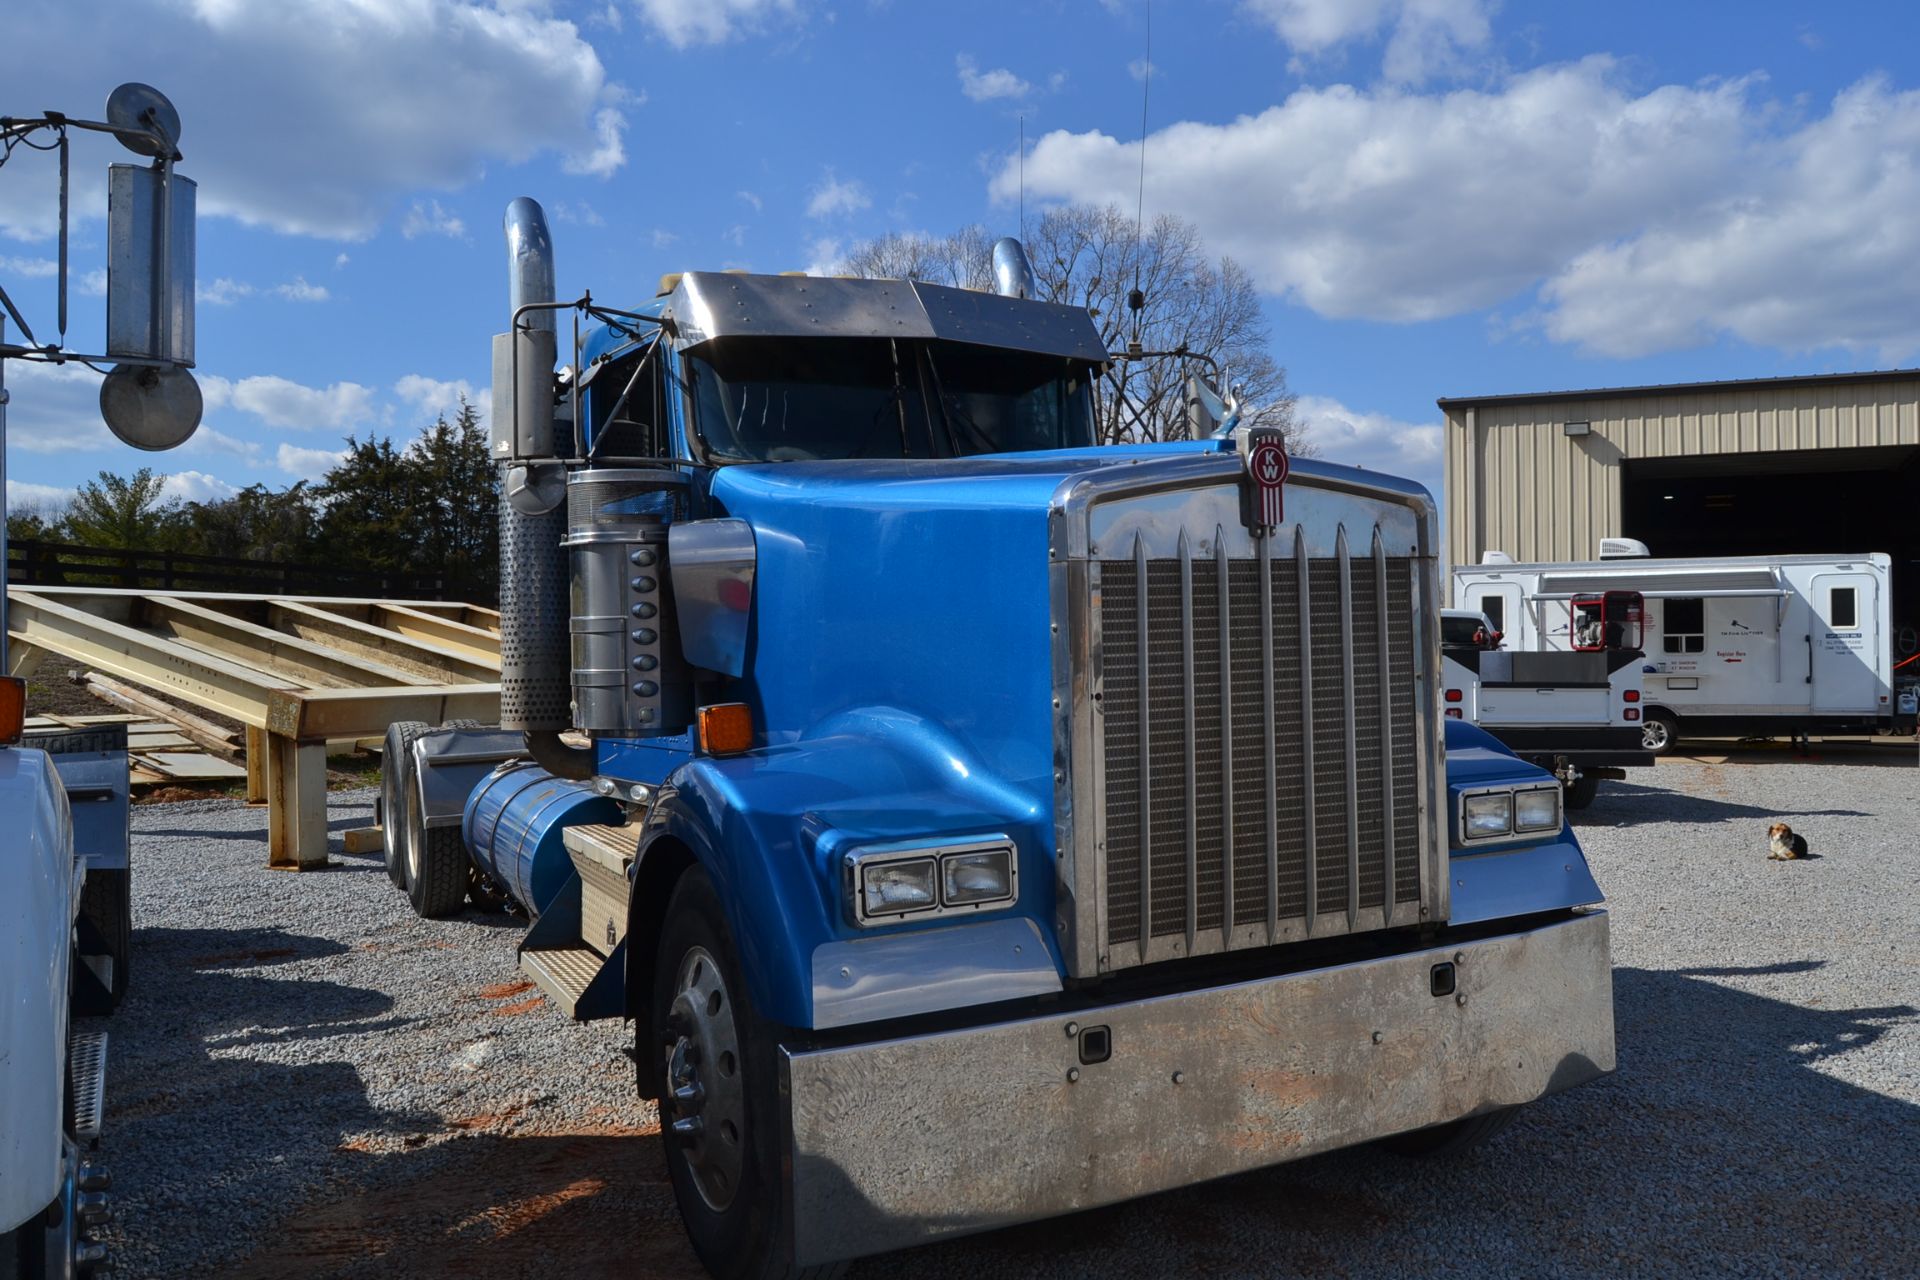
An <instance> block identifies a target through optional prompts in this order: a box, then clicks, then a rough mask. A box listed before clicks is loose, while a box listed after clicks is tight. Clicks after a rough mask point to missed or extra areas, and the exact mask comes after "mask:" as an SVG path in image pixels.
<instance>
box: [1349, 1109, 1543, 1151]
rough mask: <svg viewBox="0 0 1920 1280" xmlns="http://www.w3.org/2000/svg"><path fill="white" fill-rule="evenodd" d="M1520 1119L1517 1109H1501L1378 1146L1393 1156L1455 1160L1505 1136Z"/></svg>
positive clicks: (1397, 1135) (1421, 1131)
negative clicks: (1509, 1127)
mask: <svg viewBox="0 0 1920 1280" xmlns="http://www.w3.org/2000/svg"><path fill="white" fill-rule="evenodd" d="M1519 1115H1520V1108H1519V1107H1502V1108H1500V1110H1498V1111H1489V1112H1486V1113H1485V1114H1483V1115H1477V1116H1468V1117H1467V1118H1466V1119H1464V1120H1455V1121H1453V1122H1452V1123H1451V1124H1437V1125H1435V1126H1433V1128H1431V1129H1416V1130H1414V1131H1413V1132H1412V1133H1401V1134H1396V1135H1394V1136H1393V1137H1391V1138H1386V1139H1383V1140H1382V1141H1381V1143H1380V1145H1381V1146H1383V1147H1385V1148H1386V1149H1387V1150H1389V1151H1391V1152H1393V1153H1394V1154H1395V1155H1402V1156H1414V1157H1419V1158H1425V1157H1429V1156H1457V1155H1460V1154H1462V1153H1464V1152H1468V1151H1471V1150H1473V1149H1474V1148H1475V1147H1478V1146H1482V1145H1484V1144H1485V1143H1488V1142H1491V1141H1493V1139H1494V1138H1495V1137H1496V1136H1497V1135H1499V1134H1501V1133H1503V1132H1505V1130H1506V1127H1507V1126H1508V1125H1510V1124H1512V1123H1513V1122H1514V1121H1515V1120H1516V1119H1517V1118H1519Z"/></svg>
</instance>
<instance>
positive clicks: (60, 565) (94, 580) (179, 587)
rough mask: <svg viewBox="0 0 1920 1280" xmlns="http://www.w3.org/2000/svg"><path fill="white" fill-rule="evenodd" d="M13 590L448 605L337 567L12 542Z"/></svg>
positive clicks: (392, 576)
mask: <svg viewBox="0 0 1920 1280" xmlns="http://www.w3.org/2000/svg"><path fill="white" fill-rule="evenodd" d="M7 583H8V585H10V586H16V587H124V588H127V589H130V590H134V591H230V592H236V593H247V594H255V595H287V596H364V597H368V598H373V599H387V600H444V599H446V583H445V582H444V581H443V580H441V579H440V578H437V577H427V576H424V575H421V574H410V573H381V572H378V571H374V570H365V569H339V568H334V567H332V566H330V565H320V564H292V563H289V562H286V561H278V560H243V559H240V558H238V557H235V556H195V555H185V554H182V553H180V552H174V551H123V550H119V549H117V548H111V547H81V546H75V545H73V544H72V543H65V542H42V541H39V540H38V539H34V538H13V539H9V540H8V542H7Z"/></svg>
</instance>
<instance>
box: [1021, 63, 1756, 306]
mask: <svg viewBox="0 0 1920 1280" xmlns="http://www.w3.org/2000/svg"><path fill="white" fill-rule="evenodd" d="M1750 87H1751V86H1750V84H1749V82H1747V81H1722V82H1713V83H1707V84H1703V85H1698V86H1692V87H1682V86H1677V85H1669V86H1665V87H1662V88H1658V89H1654V90H1652V91H1651V92H1647V93H1643V94H1638V95H1635V94H1633V93H1630V92H1629V91H1628V90H1627V89H1626V88H1624V87H1623V86H1622V84H1621V83H1620V77H1619V75H1618V74H1617V72H1616V68H1615V66H1614V63H1613V62H1612V60H1611V59H1608V58H1605V57H1594V58H1588V59H1586V60H1584V61H1582V62H1578V63H1572V64H1567V65H1561V66H1553V67H1546V68H1542V69H1540V70H1537V71H1532V72H1528V73H1526V74H1524V75H1520V76H1515V77H1513V78H1511V79H1510V80H1508V81H1506V82H1504V83H1503V84H1502V85H1500V86H1499V87H1498V88H1497V89H1493V90H1486V91H1482V90H1457V91H1454V92H1450V93H1445V94H1426V95H1422V94H1412V93H1404V92H1400V91H1396V90H1380V91H1365V90H1360V89H1355V88H1353V87H1351V86H1346V85H1336V86H1333V87H1331V88H1327V89H1302V90H1300V91H1298V92H1296V93H1294V94H1293V95H1292V96H1291V97H1289V98H1288V99H1287V100H1286V101H1285V102H1283V103H1281V104H1279V105H1277V106H1273V107H1269V108H1267V109H1266V110H1265V111H1262V112H1260V113H1259V114H1258V115H1251V116H1241V117H1239V118H1238V119H1236V120H1234V121H1232V122H1231V123H1227V124H1206V123H1180V124H1174V125H1171V126H1169V127H1167V128H1165V129H1162V130H1160V131H1159V132H1157V133H1155V134H1153V135H1152V136H1151V137H1150V138H1149V139H1148V140H1147V146H1148V161H1149V163H1148V168H1147V206H1148V210H1147V212H1148V216H1149V217H1151V216H1152V215H1153V213H1154V212H1155V211H1157V210H1162V209H1167V210H1174V211H1177V212H1179V213H1180V214H1182V215H1183V216H1185V217H1187V218H1189V219H1191V220H1192V221H1193V222H1195V223H1196V224H1197V225H1198V227H1199V229H1200V232H1201V234H1202V235H1203V236H1204V237H1205V239H1206V242H1207V245H1208V247H1209V249H1211V250H1212V251H1213V252H1216V253H1224V254H1228V255H1231V256H1232V257H1234V258H1236V259H1238V260H1239V261H1240V262H1241V263H1242V264H1243V265H1244V266H1246V267H1247V268H1248V269H1249V270H1250V271H1251V272H1252V273H1253V275H1254V278H1255V280H1256V281H1257V282H1258V283H1259V285H1260V287H1261V288H1263V289H1264V290H1266V291H1268V292H1271V293H1275V294H1279V295H1282V296H1284V297H1287V298H1288V299H1290V300H1292V301H1295V302H1298V303H1301V304H1303V305H1305V306H1308V307H1310V308H1312V309H1313V310H1314V311H1317V312H1319V313H1320V314H1322V315H1327V316H1338V317H1353V316H1363V317H1367V318H1370V319H1376V320H1394V321H1413V320H1428V319H1433V318H1436V317H1440V316H1447V315H1453V314H1457V313H1459V312H1463V311H1470V310H1474V309H1477V308H1481V307H1486V306H1490V305H1493V304H1494V303H1497V302H1501V301H1503V300H1505V299H1508V298H1510V297H1512V296H1514V295H1515V294H1517V293H1520V292H1523V291H1525V290H1529V289H1531V288H1533V287H1534V286H1536V285H1537V284H1538V283H1539V282H1540V281H1541V280H1543V279H1544V278H1546V277H1548V276H1550V275H1552V274H1553V273H1555V272H1557V271H1559V270H1560V269H1561V268H1562V267H1563V266H1565V265H1566V264H1567V263H1568V262H1570V261H1572V260H1573V258H1574V257H1575V256H1576V255H1578V254H1580V253H1583V252H1585V251H1586V250H1588V249H1589V248H1591V247H1593V246H1594V245H1596V244H1603V243H1607V242H1609V241H1612V240H1614V239H1615V238H1617V237H1620V236H1622V235H1625V234H1627V233H1630V232H1631V231H1632V230H1633V229H1635V228H1637V227H1640V226H1642V225H1644V224H1645V223H1646V222H1647V220H1649V219H1659V218H1670V217H1673V216H1676V215H1679V214H1684V213H1685V212H1687V211H1693V210H1699V209H1703V208H1708V207H1712V206H1713V205H1715V204H1716V203H1718V202H1720V201H1722V200H1725V199H1726V198H1727V196H1728V194H1729V192H1730V191H1737V190H1738V189H1739V188H1740V185H1741V183H1742V182H1743V181H1744V180H1745V174H1746V170H1747V168H1748V166H1749V164H1750V163H1751V159H1750V157H1748V156H1747V155H1745V154H1744V149H1745V147H1746V145H1747V141H1748V139H1749V138H1750V137H1751V136H1752V134H1753V133H1754V131H1755V130H1756V128H1758V127H1759V122H1760V121H1761V120H1763V119H1765V118H1766V117H1767V115H1768V112H1767V110H1766V109H1765V108H1764V107H1753V106H1751V104H1750V103H1749V102H1748V95H1749V90H1750ZM1138 148H1139V144H1138V143H1137V142H1121V141H1119V140H1117V139H1115V138H1112V137H1109V136H1107V135H1105V134H1102V133H1098V132H1089V133H1078V134H1076V133H1068V132H1064V131H1058V132H1054V133H1049V134H1047V135H1045V136H1044V137H1042V138H1041V139H1040V140H1039V141H1038V142H1037V143H1036V144H1035V145H1034V146H1033V148H1032V149H1031V150H1030V151H1029V153H1028V156H1027V163H1026V180H1027V192H1028V198H1029V199H1033V198H1036V197H1037V198H1039V199H1041V200H1050V199H1051V200H1086V201H1092V202H1095V203H1100V204H1105V203H1115V204H1118V205H1120V206H1121V207H1123V208H1127V209H1131V208H1132V207H1133V203H1134V196H1135V191H1136V183H1138V181H1139V176H1140V168H1139V165H1140V152H1139V149H1138ZM992 190H993V194H994V196H995V197H996V198H997V199H1000V200H1002V201H1005V202H1008V203H1011V202H1012V201H1013V200H1014V199H1015V198H1017V195H1018V192H1019V179H1018V177H1017V173H1016V169H1015V166H1014V164H1013V162H1012V161H1011V160H1007V161H1006V162H1005V163H1004V164H1003V165H1002V167H1001V169H1000V171H999V173H998V174H997V175H995V177H994V179H993V184H992Z"/></svg>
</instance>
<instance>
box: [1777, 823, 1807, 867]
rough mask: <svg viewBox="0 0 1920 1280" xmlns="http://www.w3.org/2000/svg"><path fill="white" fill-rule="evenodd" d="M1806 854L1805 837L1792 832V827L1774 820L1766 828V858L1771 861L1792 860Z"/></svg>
mask: <svg viewBox="0 0 1920 1280" xmlns="http://www.w3.org/2000/svg"><path fill="white" fill-rule="evenodd" d="M1806 856H1807V838H1806V837H1805V836H1797V835H1795V834H1793V828H1792V827H1790V826H1788V825H1787V824H1786V823H1784V822H1776V823H1774V824H1773V825H1772V826H1770V827H1768V828H1767V858H1768V859H1769V860H1770V861H1773V862H1792V861H1793V860H1794V859H1796V858H1804V857H1806Z"/></svg>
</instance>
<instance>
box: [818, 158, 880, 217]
mask: <svg viewBox="0 0 1920 1280" xmlns="http://www.w3.org/2000/svg"><path fill="white" fill-rule="evenodd" d="M872 203H873V197H871V196H869V195H868V194H867V189H866V187H865V186H864V185H863V184H861V183H859V182H853V181H848V182H842V181H840V179H838V178H836V177H834V175H833V170H831V169H829V170H827V173H826V176H825V177H824V178H822V179H821V180H820V185H819V186H817V187H815V188H814V189H813V192H812V194H811V195H809V196H808V197H807V216H808V217H809V218H832V217H836V216H841V215H845V214H850V213H858V212H859V211H860V210H862V209H865V208H867V207H868V206H870V205H871V204H872Z"/></svg>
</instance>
